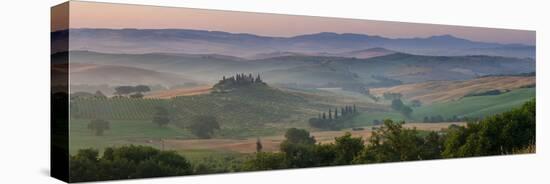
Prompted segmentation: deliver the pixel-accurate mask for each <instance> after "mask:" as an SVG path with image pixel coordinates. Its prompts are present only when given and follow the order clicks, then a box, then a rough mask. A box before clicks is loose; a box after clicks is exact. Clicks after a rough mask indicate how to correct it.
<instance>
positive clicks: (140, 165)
mask: <svg viewBox="0 0 550 184" xmlns="http://www.w3.org/2000/svg"><path fill="white" fill-rule="evenodd" d="M69 167H70V168H69V169H70V172H69V174H70V181H71V182H84V181H98V180H116V179H133V178H149V177H162V176H181V175H189V174H192V172H193V168H192V166H191V164H190V163H189V161H187V159H185V158H184V157H183V156H181V155H179V154H177V153H176V152H173V151H159V150H157V149H154V148H151V147H146V146H133V145H130V146H123V147H119V148H106V149H105V151H104V152H103V155H102V156H101V157H99V152H98V151H97V150H94V149H82V150H79V151H78V153H77V154H76V155H74V156H71V157H70V162H69Z"/></svg>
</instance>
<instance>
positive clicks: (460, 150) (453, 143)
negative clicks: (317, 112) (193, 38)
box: [70, 100, 536, 182]
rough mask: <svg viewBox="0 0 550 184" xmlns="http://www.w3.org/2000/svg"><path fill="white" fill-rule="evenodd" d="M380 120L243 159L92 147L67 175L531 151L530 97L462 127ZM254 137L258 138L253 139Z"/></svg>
mask: <svg viewBox="0 0 550 184" xmlns="http://www.w3.org/2000/svg"><path fill="white" fill-rule="evenodd" d="M403 124H404V122H393V121H392V120H385V121H384V124H383V125H382V126H380V127H379V128H377V129H376V130H375V131H374V132H373V133H372V136H371V137H370V138H369V139H368V140H366V141H365V140H363V138H362V137H352V135H351V134H350V133H346V134H345V135H343V136H341V137H336V138H335V140H334V142H333V143H328V144H320V143H317V142H316V140H315V137H313V136H311V135H310V133H309V132H308V131H306V130H302V129H296V128H291V129H288V130H287V132H286V134H285V138H286V139H285V140H284V141H283V142H282V143H281V145H280V152H262V151H261V149H257V153H254V154H251V155H248V156H247V157H246V158H244V159H243V160H240V159H235V158H225V159H223V160H225V161H209V162H203V161H200V162H197V163H190V162H189V161H188V160H187V159H186V158H184V157H183V156H181V155H178V154H177V153H175V152H166V151H159V150H156V149H154V148H151V147H144V146H124V147H120V148H107V149H105V151H104V153H103V156H102V157H99V156H98V155H99V154H98V151H96V150H93V149H84V150H80V151H79V152H78V154H76V155H74V156H71V158H70V159H71V160H70V161H71V162H70V177H71V181H73V182H78V181H95V180H111V179H129V178H143V177H159V176H177V175H189V174H207V173H220V172H238V171H257V170H274V169H286V168H304V167H319V166H333V165H350V164H366V163H383V162H398V161H413V160H429V159H440V158H457V157H471V156H486V155H505V154H518V153H534V152H535V147H536V146H535V100H531V101H529V102H527V103H525V104H524V105H523V106H522V107H521V108H517V109H513V110H511V111H508V112H505V113H502V114H497V115H494V116H490V117H486V118H484V119H482V120H479V121H473V122H469V123H468V125H467V126H466V127H461V126H456V125H455V126H453V125H451V126H450V127H449V128H448V129H446V130H442V131H439V132H428V133H427V134H425V133H421V132H420V131H417V130H416V129H415V128H412V129H411V128H405V127H403V126H402V125H403ZM258 142H259V141H258Z"/></svg>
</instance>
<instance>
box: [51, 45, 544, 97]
mask: <svg viewBox="0 0 550 184" xmlns="http://www.w3.org/2000/svg"><path fill="white" fill-rule="evenodd" d="M377 50H378V51H385V50H380V49H374V51H377ZM63 54H67V53H58V54H56V55H63ZM69 54H70V57H71V62H72V63H82V64H93V65H117V66H124V67H132V68H141V69H147V70H151V71H157V72H160V73H163V74H166V73H171V74H184V75H185V76H186V78H187V77H188V78H189V79H190V80H193V81H197V82H199V83H204V84H211V83H215V82H217V81H218V80H219V79H220V76H230V75H234V74H235V73H241V72H248V73H259V74H261V75H262V77H263V76H265V78H264V77H263V78H264V79H265V80H266V82H267V83H271V84H281V85H287V86H301V87H306V88H318V87H342V88H353V89H351V90H360V87H385V86H392V85H396V84H401V83H404V84H407V83H417V82H426V81H432V80H468V79H474V78H477V77H480V76H487V75H515V74H522V73H529V72H534V71H535V61H534V60H533V59H518V58H508V57H500V56H422V55H412V54H405V53H392V54H387V55H383V56H377V57H372V58H367V59H361V58H355V57H351V58H350V57H336V56H301V55H299V56H295V55H288V56H279V57H269V58H263V59H255V60H254V59H242V58H234V57H226V56H222V55H210V54H207V55H197V54H191V55H190V54H166V53H151V54H109V53H97V52H90V51H71V52H70V53H69ZM142 73H146V72H142ZM97 74H100V75H97V78H98V79H101V78H102V77H103V78H105V77H107V78H109V76H110V75H111V74H109V73H97ZM115 74H117V73H116V72H114V73H113V74H112V75H115ZM153 76H160V75H158V74H155V75H153ZM90 77H91V76H90ZM134 78H137V76H136V77H134ZM155 78H157V79H158V78H169V79H174V78H175V77H167V76H166V75H162V77H155ZM98 81H101V80H98ZM142 81H143V82H148V83H151V81H148V80H142ZM142 81H137V82H142ZM176 81H181V82H187V81H186V80H185V78H184V79H178V80H176ZM176 81H174V82H176ZM102 82H104V83H106V84H109V83H110V82H108V81H102ZM143 82H142V83H143ZM157 83H160V82H157ZM165 85H166V84H165ZM358 87H359V88H358Z"/></svg>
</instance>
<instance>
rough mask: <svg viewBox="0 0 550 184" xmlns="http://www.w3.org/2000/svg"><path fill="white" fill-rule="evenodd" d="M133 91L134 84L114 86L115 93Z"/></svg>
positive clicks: (123, 93)
mask: <svg viewBox="0 0 550 184" xmlns="http://www.w3.org/2000/svg"><path fill="white" fill-rule="evenodd" d="M133 92H134V86H118V87H115V95H128V94H130V93H133Z"/></svg>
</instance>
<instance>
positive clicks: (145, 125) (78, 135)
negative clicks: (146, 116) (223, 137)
mask: <svg viewBox="0 0 550 184" xmlns="http://www.w3.org/2000/svg"><path fill="white" fill-rule="evenodd" d="M89 122H90V120H85V119H79V120H76V119H73V120H71V123H70V125H69V126H70V127H69V128H70V130H69V132H70V136H71V139H70V142H69V146H70V152H71V153H75V152H76V151H77V150H78V149H83V148H96V149H103V148H105V147H108V146H120V145H127V144H142V145H149V146H153V147H156V148H159V147H160V146H161V145H160V144H158V143H153V142H150V141H151V140H155V142H157V141H158V140H160V139H161V138H173V139H176V138H180V139H184V138H191V137H194V136H193V135H192V134H191V133H190V132H189V131H187V130H184V129H181V128H178V127H175V126H173V125H169V126H167V127H158V126H157V125H156V124H153V123H152V122H151V121H139V120H110V129H109V130H107V131H105V133H104V135H102V136H95V135H94V134H93V132H92V131H91V130H89V129H88V128H87V126H88V123H89Z"/></svg>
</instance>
